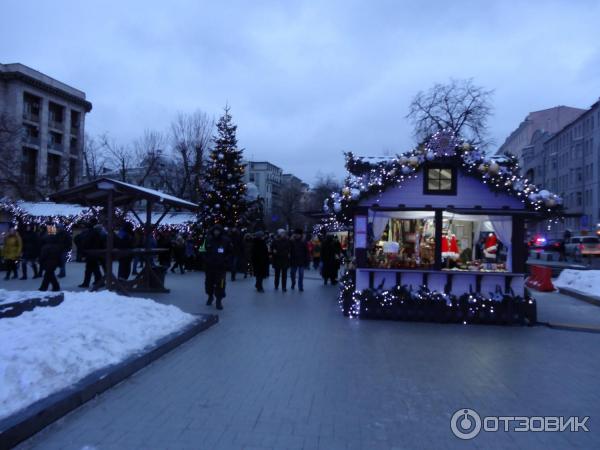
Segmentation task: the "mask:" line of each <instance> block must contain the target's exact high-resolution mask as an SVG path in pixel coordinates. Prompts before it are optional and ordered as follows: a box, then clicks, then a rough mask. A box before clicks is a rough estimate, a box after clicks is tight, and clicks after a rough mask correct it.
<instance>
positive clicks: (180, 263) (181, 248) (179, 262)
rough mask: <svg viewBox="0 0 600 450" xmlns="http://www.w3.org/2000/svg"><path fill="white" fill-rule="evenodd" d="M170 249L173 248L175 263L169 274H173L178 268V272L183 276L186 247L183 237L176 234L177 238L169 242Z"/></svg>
mask: <svg viewBox="0 0 600 450" xmlns="http://www.w3.org/2000/svg"><path fill="white" fill-rule="evenodd" d="M171 247H172V248H173V259H175V263H173V267H171V272H173V273H175V269H176V268H177V267H179V271H180V272H181V275H183V274H184V273H185V247H186V242H185V238H184V237H183V235H181V234H177V237H176V238H175V239H174V240H173V242H171Z"/></svg>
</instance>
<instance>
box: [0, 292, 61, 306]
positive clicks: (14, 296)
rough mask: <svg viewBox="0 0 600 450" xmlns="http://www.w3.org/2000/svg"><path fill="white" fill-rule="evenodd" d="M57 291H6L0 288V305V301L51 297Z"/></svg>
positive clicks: (11, 301)
mask: <svg viewBox="0 0 600 450" xmlns="http://www.w3.org/2000/svg"><path fill="white" fill-rule="evenodd" d="M56 294H58V292H40V291H7V290H6V289H0V305H1V304H2V303H18V302H22V301H24V300H29V299H31V298H44V297H53V296H55V295H56Z"/></svg>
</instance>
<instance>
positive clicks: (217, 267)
mask: <svg viewBox="0 0 600 450" xmlns="http://www.w3.org/2000/svg"><path fill="white" fill-rule="evenodd" d="M205 249H206V251H205V253H204V258H205V266H206V278H205V283H204V288H205V290H206V294H207V295H208V300H207V301H206V304H207V305H208V306H210V305H212V302H213V300H214V299H216V300H217V309H223V298H224V297H225V278H226V274H227V269H228V268H229V264H230V262H231V241H230V240H229V239H228V238H227V236H225V234H224V233H223V227H222V226H221V225H218V224H217V225H215V226H214V227H212V228H211V229H210V231H209V233H208V236H207V237H206V247H205Z"/></svg>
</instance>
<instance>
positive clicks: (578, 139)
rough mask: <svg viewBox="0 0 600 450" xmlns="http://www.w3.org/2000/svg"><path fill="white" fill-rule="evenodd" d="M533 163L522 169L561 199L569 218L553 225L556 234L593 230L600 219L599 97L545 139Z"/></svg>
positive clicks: (527, 163)
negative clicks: (566, 229)
mask: <svg viewBox="0 0 600 450" xmlns="http://www.w3.org/2000/svg"><path fill="white" fill-rule="evenodd" d="M534 164H535V165H533V164H530V163H529V162H528V161H526V162H525V170H532V175H533V176H534V180H535V181H536V182H537V181H538V180H539V182H540V183H541V184H543V185H544V186H547V187H548V189H550V190H552V191H554V192H556V193H558V194H560V195H561V196H562V197H563V200H564V206H565V209H566V211H567V213H568V217H567V218H566V219H565V221H564V222H563V223H561V224H559V225H558V226H557V227H555V231H556V232H557V234H560V233H561V232H562V231H564V229H565V228H568V229H569V230H571V231H575V232H591V231H594V230H595V229H596V225H597V224H598V223H599V222H600V100H599V101H597V102H595V103H594V104H593V105H592V106H591V107H590V108H589V109H588V110H586V111H585V112H584V113H583V114H581V115H579V117H577V118H576V119H575V120H573V121H572V122H571V123H569V124H567V125H566V126H565V127H564V128H562V129H561V130H560V131H558V132H557V133H554V134H553V135H551V136H549V137H548V138H547V139H545V140H544V143H543V150H542V152H541V154H537V155H536V159H535V160H534ZM537 166H540V168H541V170H539V169H538V170H539V176H536V175H535V170H534V167H537Z"/></svg>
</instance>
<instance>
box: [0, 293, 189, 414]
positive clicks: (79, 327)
mask: <svg viewBox="0 0 600 450" xmlns="http://www.w3.org/2000/svg"><path fill="white" fill-rule="evenodd" d="M64 294H65V300H64V302H63V303H62V304H61V305H59V306H57V307H55V308H36V309H34V310H33V311H30V312H26V313H24V314H22V315H20V316H19V317H15V318H6V319H0V342H1V344H0V419H2V418H4V417H6V416H8V415H10V414H13V413H15V412H17V411H19V410H20V409H22V408H24V407H26V406H28V405H30V404H31V403H33V402H35V401H37V400H40V399H42V398H45V397H47V396H49V395H50V394H52V393H55V392H57V391H60V390H62V389H64V388H67V387H69V386H71V385H73V384H74V383H76V382H77V381H79V380H81V379H82V378H84V377H85V376H86V375H89V374H90V373H92V372H94V371H95V370H98V369H101V368H103V367H106V366H109V365H111V364H115V363H118V362H121V361H123V360H124V359H126V358H127V357H130V356H132V355H134V354H136V353H138V352H140V351H141V350H143V349H144V348H146V347H148V346H150V345H152V344H154V343H155V342H156V341H157V340H158V339H160V338H162V337H164V336H166V335H168V334H170V333H173V332H175V331H177V330H179V329H181V328H183V327H185V326H186V325H188V324H190V323H191V322H193V321H194V316H192V315H190V314H187V313H184V312H182V311H181V310H179V309H178V308H176V307H175V306H167V305H162V304H160V303H156V302H155V301H153V300H150V299H143V298H134V297H122V296H120V295H117V294H114V293H112V292H65V293H64ZM15 296H16V294H15Z"/></svg>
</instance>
